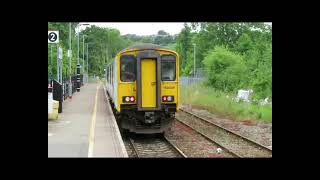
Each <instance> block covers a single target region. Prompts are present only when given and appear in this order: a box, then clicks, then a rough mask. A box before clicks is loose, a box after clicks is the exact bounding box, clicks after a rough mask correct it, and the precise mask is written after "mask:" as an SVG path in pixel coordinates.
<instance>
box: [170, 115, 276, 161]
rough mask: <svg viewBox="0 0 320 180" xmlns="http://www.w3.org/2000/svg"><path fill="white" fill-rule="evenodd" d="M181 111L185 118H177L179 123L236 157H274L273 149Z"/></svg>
mask: <svg viewBox="0 0 320 180" xmlns="http://www.w3.org/2000/svg"><path fill="white" fill-rule="evenodd" d="M179 110H180V113H179V116H181V115H182V116H184V117H179V118H177V117H176V120H177V121H179V122H181V123H183V124H185V125H186V126H188V127H190V128H191V129H193V130H194V131H196V132H197V133H199V134H201V135H202V136H204V137H206V138H207V139H210V140H211V141H213V142H214V143H216V144H218V145H219V146H221V147H222V148H223V149H224V150H227V151H229V152H230V153H231V154H233V155H235V156H236V157H272V149H270V148H268V147H266V146H264V145H262V144H260V143H258V142H255V141H253V140H250V139H248V138H247V137H244V136H242V135H240V134H238V133H235V132H233V131H231V130H228V129H226V128H224V127H222V126H220V125H218V124H215V123H212V122H210V121H208V120H206V119H204V118H202V117H199V116H197V115H195V114H193V113H191V112H188V111H185V110H183V109H179ZM190 117H191V118H190ZM194 119H196V121H194Z"/></svg>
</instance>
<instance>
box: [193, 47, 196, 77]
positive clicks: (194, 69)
mask: <svg viewBox="0 0 320 180" xmlns="http://www.w3.org/2000/svg"><path fill="white" fill-rule="evenodd" d="M195 77H196V44H195V43H193V78H194V79H195Z"/></svg>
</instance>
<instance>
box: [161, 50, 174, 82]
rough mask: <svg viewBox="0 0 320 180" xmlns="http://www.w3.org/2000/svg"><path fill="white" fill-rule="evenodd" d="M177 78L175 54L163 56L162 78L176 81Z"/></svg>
mask: <svg viewBox="0 0 320 180" xmlns="http://www.w3.org/2000/svg"><path fill="white" fill-rule="evenodd" d="M175 79H176V58H175V56H173V55H162V56H161V80H162V81H174V80H175Z"/></svg>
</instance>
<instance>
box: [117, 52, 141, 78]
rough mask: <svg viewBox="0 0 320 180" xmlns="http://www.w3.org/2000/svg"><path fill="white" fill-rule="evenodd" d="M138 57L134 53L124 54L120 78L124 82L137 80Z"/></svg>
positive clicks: (121, 61) (121, 60)
mask: <svg viewBox="0 0 320 180" xmlns="http://www.w3.org/2000/svg"><path fill="white" fill-rule="evenodd" d="M136 64H137V62H136V58H135V57H134V56H133V55H123V56H121V59H120V67H121V70H120V79H121V81H123V82H133V81H135V80H136Z"/></svg>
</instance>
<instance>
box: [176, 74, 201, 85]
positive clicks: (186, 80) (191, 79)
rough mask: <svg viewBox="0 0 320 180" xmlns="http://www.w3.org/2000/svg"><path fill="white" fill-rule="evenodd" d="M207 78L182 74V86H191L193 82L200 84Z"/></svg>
mask: <svg viewBox="0 0 320 180" xmlns="http://www.w3.org/2000/svg"><path fill="white" fill-rule="evenodd" d="M204 80H205V78H204V77H197V78H194V77H188V76H180V86H189V85H192V84H199V83H201V82H203V81H204Z"/></svg>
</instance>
